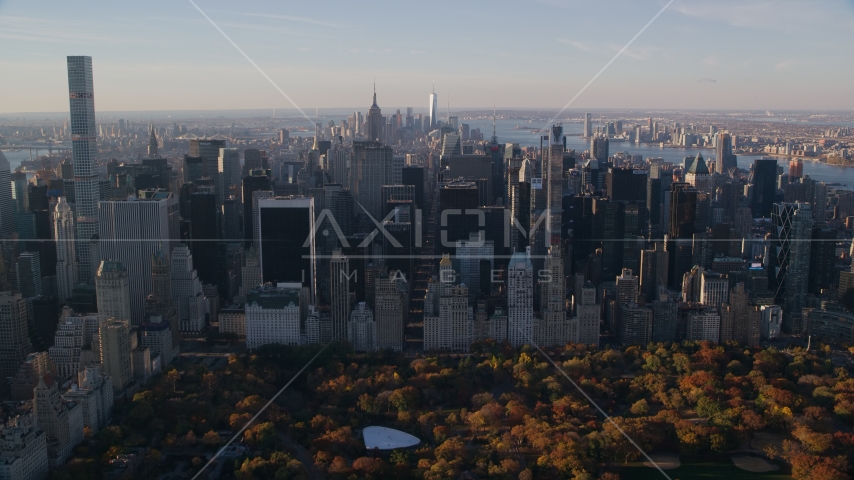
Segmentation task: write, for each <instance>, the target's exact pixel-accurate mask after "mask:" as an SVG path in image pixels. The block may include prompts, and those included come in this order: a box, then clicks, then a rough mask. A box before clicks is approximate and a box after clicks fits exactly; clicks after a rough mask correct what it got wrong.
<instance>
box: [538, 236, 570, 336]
mask: <svg viewBox="0 0 854 480" xmlns="http://www.w3.org/2000/svg"><path fill="white" fill-rule="evenodd" d="M544 270H545V272H547V273H546V274H545V275H543V274H542V273H541V274H540V293H541V295H542V299H541V300H540V310H541V311H542V318H541V319H540V323H539V325H538V328H536V329H535V330H534V338H535V342H537V344H538V345H540V346H559V345H565V344H566V342H568V341H570V340H571V339H570V332H569V322H568V321H567V318H566V277H565V276H564V274H563V257H562V256H561V250H560V245H559V244H558V245H552V246H551V247H549V252H548V256H547V257H546V259H545V265H544ZM572 340H574V339H572Z"/></svg>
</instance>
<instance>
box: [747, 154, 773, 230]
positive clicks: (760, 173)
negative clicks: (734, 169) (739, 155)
mask: <svg viewBox="0 0 854 480" xmlns="http://www.w3.org/2000/svg"><path fill="white" fill-rule="evenodd" d="M750 183H751V185H753V198H752V199H751V202H750V208H751V209H752V210H753V218H760V217H761V218H769V217H770V216H771V209H772V206H773V205H774V201H775V197H776V196H777V160H774V159H773V158H771V159H769V158H760V159H758V160H754V161H753V172H752V173H751V178H750Z"/></svg>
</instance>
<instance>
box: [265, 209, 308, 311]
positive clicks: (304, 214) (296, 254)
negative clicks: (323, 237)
mask: <svg viewBox="0 0 854 480" xmlns="http://www.w3.org/2000/svg"><path fill="white" fill-rule="evenodd" d="M258 208H259V213H258V218H259V219H260V224H259V226H260V238H261V241H260V249H259V251H258V257H259V258H260V260H261V274H262V278H263V281H264V282H265V283H266V282H271V283H273V284H274V285H275V284H277V283H298V284H300V285H302V286H303V287H308V288H309V291H310V292H311V298H312V299H314V298H315V294H316V287H315V278H316V272H315V267H316V255H315V228H314V220H315V216H314V199H313V198H304V197H276V198H264V199H260V200H258Z"/></svg>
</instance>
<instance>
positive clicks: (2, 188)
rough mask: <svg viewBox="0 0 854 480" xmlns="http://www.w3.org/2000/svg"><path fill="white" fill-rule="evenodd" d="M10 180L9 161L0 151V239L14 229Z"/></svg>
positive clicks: (7, 235) (6, 236) (4, 237)
mask: <svg viewBox="0 0 854 480" xmlns="http://www.w3.org/2000/svg"><path fill="white" fill-rule="evenodd" d="M11 181H12V174H11V172H10V167H9V161H8V160H6V156H5V155H3V152H0V239H6V238H8V237H9V235H11V234H12V232H13V231H14V230H15V214H14V211H13V208H12V184H11Z"/></svg>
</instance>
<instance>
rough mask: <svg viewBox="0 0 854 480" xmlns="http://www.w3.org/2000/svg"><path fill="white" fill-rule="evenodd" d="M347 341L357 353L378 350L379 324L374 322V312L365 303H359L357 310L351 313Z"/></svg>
mask: <svg viewBox="0 0 854 480" xmlns="http://www.w3.org/2000/svg"><path fill="white" fill-rule="evenodd" d="M333 329H334V322H333ZM333 331H334V330H333ZM347 341H348V342H350V345H352V346H353V350H355V351H357V352H373V351H376V349H377V324H376V322H374V312H373V311H371V309H370V308H368V307H367V306H366V305H365V302H359V305H358V306H357V307H356V309H355V310H353V312H352V313H350V320H349V321H348V322H347Z"/></svg>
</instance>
